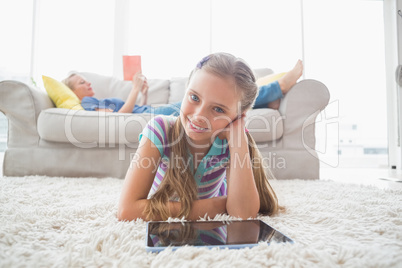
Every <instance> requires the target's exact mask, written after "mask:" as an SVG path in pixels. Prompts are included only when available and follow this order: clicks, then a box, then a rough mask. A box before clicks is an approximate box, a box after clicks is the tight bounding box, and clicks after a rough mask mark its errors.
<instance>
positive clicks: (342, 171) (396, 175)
mask: <svg viewBox="0 0 402 268" xmlns="http://www.w3.org/2000/svg"><path fill="white" fill-rule="evenodd" d="M320 179H321V180H332V181H337V182H343V183H354V184H362V185H372V186H376V187H378V188H381V189H398V190H402V170H390V169H386V168H383V169H380V168H321V170H320Z"/></svg>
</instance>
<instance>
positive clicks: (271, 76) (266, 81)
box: [256, 72, 286, 87]
mask: <svg viewBox="0 0 402 268" xmlns="http://www.w3.org/2000/svg"><path fill="white" fill-rule="evenodd" d="M285 74H286V72H284V73H279V74H269V75H267V76H263V77H261V78H258V79H257V81H256V83H257V85H258V86H259V87H261V86H264V85H268V84H270V83H272V82H274V81H276V80H278V79H279V78H281V77H282V76H284V75H285Z"/></svg>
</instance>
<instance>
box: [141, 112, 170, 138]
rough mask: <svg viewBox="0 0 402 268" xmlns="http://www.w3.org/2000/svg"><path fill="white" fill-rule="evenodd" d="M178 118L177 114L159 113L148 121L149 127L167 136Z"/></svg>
mask: <svg viewBox="0 0 402 268" xmlns="http://www.w3.org/2000/svg"><path fill="white" fill-rule="evenodd" d="M176 120H177V117H176V116H168V115H157V116H155V117H154V118H152V119H151V120H150V121H149V122H148V128H149V129H151V130H152V131H153V132H157V133H159V135H161V136H166V135H167V133H169V130H170V129H172V128H173V126H174V124H175V122H176Z"/></svg>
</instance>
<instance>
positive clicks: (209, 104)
mask: <svg viewBox="0 0 402 268" xmlns="http://www.w3.org/2000/svg"><path fill="white" fill-rule="evenodd" d="M239 114H240V93H239V91H237V92H236V86H235V83H234V81H233V80H231V79H225V78H222V77H219V76H216V75H213V74H211V73H208V72H206V71H204V70H202V69H201V70H197V71H196V73H194V74H193V76H192V77H191V80H190V83H189V85H188V88H187V91H186V94H185V96H184V99H183V102H182V105H181V112H180V119H181V122H182V125H183V127H184V129H185V131H186V134H187V136H188V137H189V138H190V140H191V141H192V143H193V146H194V145H200V146H202V145H204V146H209V145H211V144H212V142H213V141H214V139H215V138H216V136H217V135H218V134H219V133H220V132H221V131H222V130H223V129H224V128H225V127H226V126H227V125H228V124H229V123H231V122H232V121H233V120H235V119H236V118H237V116H238V115H239Z"/></svg>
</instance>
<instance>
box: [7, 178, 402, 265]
mask: <svg viewBox="0 0 402 268" xmlns="http://www.w3.org/2000/svg"><path fill="white" fill-rule="evenodd" d="M122 182H123V181H122V180H118V179H112V178H107V179H95V178H49V177H25V178H12V177H3V178H0V266H1V267H149V266H151V267H159V266H163V267H175V268H176V267H181V266H185V267H232V266H234V267H261V266H265V267H269V266H274V267H402V191H400V190H380V189H378V188H375V187H367V186H357V185H351V184H339V183H335V182H329V181H300V180H292V181H273V182H272V185H273V187H274V189H275V190H276V192H277V194H278V197H279V200H280V203H281V204H282V205H284V206H286V208H287V210H286V212H283V213H282V214H280V215H278V216H275V217H271V218H269V217H261V219H262V220H264V221H265V222H267V223H268V224H270V225H272V226H273V227H275V228H277V229H278V230H280V231H282V232H284V233H285V234H287V235H288V236H290V237H291V238H293V239H294V240H295V241H296V242H297V244H294V245H290V244H288V245H280V244H273V245H270V246H267V245H263V244H262V245H259V246H258V247H255V248H252V249H241V250H227V249H226V250H208V249H196V248H192V247H185V248H182V249H180V250H177V251H174V252H172V251H170V250H165V251H163V252H162V253H159V254H155V253H147V252H146V251H145V222H143V221H136V222H119V221H118V220H117V219H116V216H115V215H116V211H117V203H118V199H119V195H120V190H121V187H122ZM222 218H227V217H222Z"/></svg>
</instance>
